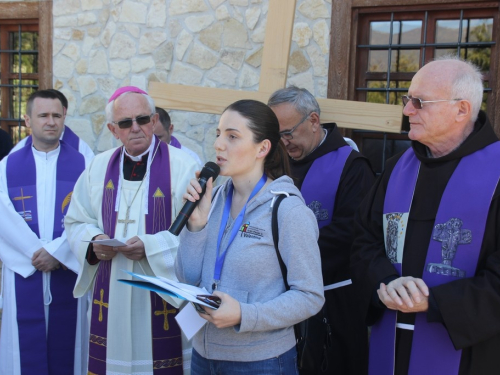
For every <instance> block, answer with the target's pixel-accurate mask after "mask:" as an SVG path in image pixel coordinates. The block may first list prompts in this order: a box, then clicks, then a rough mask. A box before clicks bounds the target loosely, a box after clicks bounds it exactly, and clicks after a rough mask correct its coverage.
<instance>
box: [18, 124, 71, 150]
mask: <svg viewBox="0 0 500 375" xmlns="http://www.w3.org/2000/svg"><path fill="white" fill-rule="evenodd" d="M61 140H62V141H63V142H64V143H66V144H67V145H70V146H71V147H73V148H74V149H75V150H76V151H78V150H79V147H80V138H78V136H77V135H76V134H75V132H74V131H73V130H71V129H70V128H69V127H68V126H66V125H64V134H63V137H62V139H61ZM32 143H33V139H32V137H31V135H29V136H28V137H27V138H26V146H31V144H32Z"/></svg>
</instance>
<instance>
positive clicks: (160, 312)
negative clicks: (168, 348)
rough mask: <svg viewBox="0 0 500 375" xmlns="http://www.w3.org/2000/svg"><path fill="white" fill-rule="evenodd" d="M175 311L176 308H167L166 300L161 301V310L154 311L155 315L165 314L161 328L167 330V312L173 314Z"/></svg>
mask: <svg viewBox="0 0 500 375" xmlns="http://www.w3.org/2000/svg"><path fill="white" fill-rule="evenodd" d="M176 312H177V310H176V309H172V310H168V309H167V302H166V301H163V310H158V311H155V315H156V316H159V315H165V320H164V322H163V329H164V330H165V331H168V330H169V328H170V327H169V325H168V314H175V313H176Z"/></svg>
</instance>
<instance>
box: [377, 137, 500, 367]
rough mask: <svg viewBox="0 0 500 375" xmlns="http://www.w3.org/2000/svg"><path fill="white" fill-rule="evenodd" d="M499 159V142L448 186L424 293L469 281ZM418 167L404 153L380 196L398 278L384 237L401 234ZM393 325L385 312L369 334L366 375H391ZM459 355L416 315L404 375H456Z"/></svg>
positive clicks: (465, 163) (442, 333)
mask: <svg viewBox="0 0 500 375" xmlns="http://www.w3.org/2000/svg"><path fill="white" fill-rule="evenodd" d="M499 158H500V142H495V143H493V144H491V145H489V146H487V147H485V148H483V149H481V150H479V151H477V152H475V153H473V154H471V155H468V156H466V157H464V158H462V160H461V161H460V163H459V164H458V166H457V168H456V169H455V171H454V173H453V175H452V177H451V178H450V180H449V181H448V184H447V186H446V189H445V191H444V193H443V196H442V198H441V202H440V205H439V209H438V212H437V215H436V221H435V226H434V230H433V232H432V240H433V241H430V244H429V248H428V250H427V257H426V260H425V264H426V266H425V270H424V272H423V276H422V279H423V280H424V281H425V283H426V284H427V286H428V287H429V288H432V287H434V286H437V285H441V284H444V283H448V282H450V281H454V280H458V279H460V278H464V277H473V276H474V275H475V271H476V266H477V262H478V258H479V253H480V251H481V244H482V242H483V236H484V230H485V227H486V220H487V216H488V211H489V207H490V204H491V199H492V197H493V194H494V192H495V189H496V187H497V184H498V181H499V178H500V163H492V160H499ZM481 166H487V168H482V167H481ZM419 167H420V162H419V161H418V159H417V158H416V156H415V154H414V152H413V150H412V149H409V150H407V151H406V152H405V153H404V155H403V156H402V157H401V159H400V160H399V161H398V163H397V164H396V167H395V168H394V171H393V172H392V174H391V177H390V179H389V185H388V187H387V192H386V195H385V196H386V199H385V202H384V216H386V217H387V218H388V221H389V223H388V226H387V233H386V234H385V235H386V236H387V237H386V251H387V252H388V257H389V259H391V261H392V262H393V265H394V267H395V268H396V270H397V271H398V273H399V274H400V275H401V274H402V268H401V266H402V264H401V263H400V260H401V258H399V259H398V260H397V256H396V255H395V254H394V252H393V251H392V252H391V247H392V248H393V247H394V246H392V245H391V244H394V243H395V241H396V239H395V238H392V239H391V238H390V237H395V236H397V235H398V233H400V232H401V230H402V227H401V225H399V221H400V219H401V216H402V214H403V213H408V212H409V210H410V207H411V201H412V197H413V192H414V187H415V185H416V181H417V178H418V170H419ZM398 225H399V226H398ZM391 227H394V228H393V230H391V229H390V228H391ZM462 245H463V246H462ZM457 313H460V312H459V311H457ZM396 320H397V313H396V311H394V310H389V309H388V310H386V311H385V313H384V315H383V317H382V319H381V321H380V322H378V323H377V324H376V325H374V326H373V328H372V333H371V343H370V359H369V363H370V375H373V374H384V375H386V374H393V373H394V362H395V356H394V354H395V334H396ZM461 355H462V351H461V350H455V348H454V346H453V343H452V341H451V339H450V337H449V335H448V332H447V331H446V328H445V327H444V325H443V324H441V323H428V322H427V314H426V313H417V314H416V319H415V327H414V333H413V342H412V351H411V357H410V366H409V371H408V374H409V375H418V374H431V373H432V374H440V375H457V374H458V371H459V367H460V360H461Z"/></svg>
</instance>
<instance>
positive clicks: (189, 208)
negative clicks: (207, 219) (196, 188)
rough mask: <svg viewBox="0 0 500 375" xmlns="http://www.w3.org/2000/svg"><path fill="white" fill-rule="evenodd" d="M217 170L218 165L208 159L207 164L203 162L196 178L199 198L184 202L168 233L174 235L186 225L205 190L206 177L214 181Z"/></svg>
mask: <svg viewBox="0 0 500 375" xmlns="http://www.w3.org/2000/svg"><path fill="white" fill-rule="evenodd" d="M219 172H220V167H219V166H218V165H217V164H215V163H214V162H213V161H209V162H207V164H205V166H204V167H203V169H202V170H201V173H200V178H199V179H198V183H199V184H200V185H201V193H200V199H199V200H197V201H196V202H191V201H187V202H186V203H185V204H184V207H182V209H181V212H179V215H177V217H176V218H175V221H174V222H173V223H172V225H171V226H170V229H169V230H168V231H169V232H170V233H172V234H173V235H175V236H178V235H179V233H180V232H181V230H182V228H184V225H186V223H187V221H188V219H189V216H191V214H192V213H193V211H194V209H195V207H196V205H197V204H198V202H199V201H200V200H201V198H203V195H204V194H205V190H206V187H207V181H208V179H209V178H210V177H212V178H213V180H212V181H215V179H216V178H217V176H218V175H219Z"/></svg>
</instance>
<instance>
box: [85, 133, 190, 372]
mask: <svg viewBox="0 0 500 375" xmlns="http://www.w3.org/2000/svg"><path fill="white" fill-rule="evenodd" d="M154 139H155V147H154V150H156V148H157V147H159V149H158V151H157V152H156V155H155V157H154V159H153V162H152V163H151V167H150V172H149V178H150V179H149V191H148V214H147V215H146V233H147V234H154V233H157V232H160V231H165V230H167V229H168V228H169V227H170V224H171V219H172V218H171V217H172V202H171V184H170V158H169V152H168V146H167V145H166V144H165V143H163V142H161V141H160V140H159V139H158V138H156V137H154ZM122 148H123V147H120V148H118V149H117V150H116V151H115V152H114V153H113V155H112V156H111V159H110V160H109V163H108V168H107V170H106V176H105V178H104V187H103V199H102V217H103V225H104V228H103V229H104V233H105V234H107V235H108V236H109V237H110V238H114V237H115V229H116V220H117V212H116V211H115V207H116V199H119V198H118V197H117V196H116V188H117V187H118V182H119V178H120V168H121V167H122V166H121V164H120V156H121V152H122ZM153 155H154V151H153ZM146 177H147V176H146ZM137 219H138V218H136V220H137ZM111 264H112V260H109V261H103V260H101V261H100V263H99V266H98V270H97V275H96V279H95V285H94V291H93V296H92V319H91V324H90V346H89V373H92V374H96V375H101V374H102V375H105V374H106V342H107V327H108V301H109V288H110V275H111ZM150 297H151V327H149V329H151V332H152V338H153V340H152V341H153V342H152V353H153V358H152V360H153V373H154V374H155V375H162V374H169V375H170V374H182V372H183V371H182V343H181V333H180V328H179V326H178V324H177V322H176V321H175V318H174V316H175V314H176V313H177V312H178V311H177V309H175V308H173V307H172V306H171V308H170V309H169V308H168V306H167V303H166V302H165V301H164V300H163V299H162V298H160V297H159V296H158V295H157V294H156V293H153V292H151V293H150ZM144 328H145V329H148V327H144Z"/></svg>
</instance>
